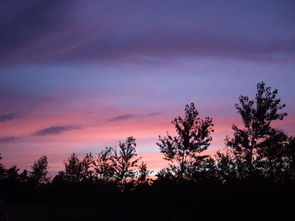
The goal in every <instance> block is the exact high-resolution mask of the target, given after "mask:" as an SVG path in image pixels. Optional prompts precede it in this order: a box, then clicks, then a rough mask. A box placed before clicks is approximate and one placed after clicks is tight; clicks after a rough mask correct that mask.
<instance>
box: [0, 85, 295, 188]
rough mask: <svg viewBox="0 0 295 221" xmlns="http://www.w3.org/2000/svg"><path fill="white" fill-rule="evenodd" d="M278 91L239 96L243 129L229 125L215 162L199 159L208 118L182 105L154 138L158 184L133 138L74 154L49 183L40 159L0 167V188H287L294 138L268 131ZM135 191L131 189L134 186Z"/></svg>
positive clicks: (294, 174) (279, 107)
mask: <svg viewBox="0 0 295 221" xmlns="http://www.w3.org/2000/svg"><path fill="white" fill-rule="evenodd" d="M277 94H278V91H277V90H272V89H271V88H270V87H266V86H265V83H264V82H261V83H259V84H258V85H257V93H256V96H255V98H254V99H250V98H249V97H247V96H240V97H239V103H238V104H236V105H235V107H236V109H237V112H238V114H239V115H240V116H241V119H242V125H241V126H240V127H238V126H236V125H233V127H232V129H233V132H234V134H233V136H232V137H226V139H225V144H226V147H225V148H224V149H223V150H220V151H218V152H217V153H216V154H215V155H214V156H209V155H204V154H202V152H203V151H205V150H207V149H208V147H209V146H210V144H211V142H212V136H211V134H212V132H214V129H213V127H214V125H213V120H212V118H211V117H206V118H204V119H202V118H200V117H199V112H198V111H197V109H196V107H195V105H194V103H191V104H189V105H186V107H185V116H184V117H180V116H179V117H177V118H175V119H174V120H173V121H172V124H173V125H174V126H175V129H176V135H175V136H172V135H169V133H167V135H166V136H164V137H161V136H160V137H159V142H158V143H157V145H158V146H159V148H160V151H161V153H162V154H163V155H164V159H165V160H167V161H168V162H169V166H168V167H167V168H164V169H162V170H161V171H159V172H158V173H157V174H156V176H157V179H156V180H154V181H153V182H152V181H151V179H149V175H150V173H151V172H150V171H149V170H148V169H147V165H146V163H144V162H141V158H140V157H138V156H137V154H136V142H135V138H133V137H128V138H127V139H126V140H125V141H124V142H119V144H118V146H117V147H106V148H105V149H104V150H102V151H101V152H100V153H99V154H98V155H97V156H93V155H92V154H91V153H89V154H87V155H86V156H85V157H84V158H82V159H80V158H78V156H77V155H76V154H75V153H73V154H72V155H71V156H70V158H69V159H67V160H66V161H65V162H64V166H65V170H64V171H60V172H59V173H58V175H56V176H55V177H54V178H53V179H51V180H50V179H49V178H48V176H47V174H48V170H47V169H48V161H47V157H46V156H42V157H41V158H40V159H39V160H38V161H36V162H35V163H34V164H33V166H32V167H31V171H27V170H24V171H23V172H21V173H20V171H19V169H18V168H17V167H16V166H13V167H11V168H8V169H5V167H4V166H3V165H2V164H0V178H1V182H4V181H5V182H7V181H9V180H13V181H14V182H16V181H17V182H20V183H30V184H34V185H40V184H46V183H49V182H51V183H53V184H65V183H92V184H93V183H94V184H95V183H108V184H110V183H113V184H116V186H120V187H122V186H126V185H130V184H136V185H138V184H148V185H149V184H151V183H157V182H163V181H165V182H176V183H183V182H196V183H198V182H199V183H200V182H201V183H203V182H207V183H208V182H214V183H231V182H237V181H245V180H262V179H263V180H267V181H270V182H278V183H288V182H293V181H294V179H295V138H294V137H289V136H288V135H286V134H285V133H284V132H283V131H282V130H279V129H276V128H274V127H273V124H272V123H273V122H274V121H276V120H283V119H284V117H285V116H287V113H285V112H284V111H283V109H284V107H285V104H281V100H280V99H279V98H277ZM0 160H1V155H0ZM133 186H134V185H133Z"/></svg>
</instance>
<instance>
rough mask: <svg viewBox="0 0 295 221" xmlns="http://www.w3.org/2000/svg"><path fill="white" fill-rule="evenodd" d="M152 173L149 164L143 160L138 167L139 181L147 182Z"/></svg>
mask: <svg viewBox="0 0 295 221" xmlns="http://www.w3.org/2000/svg"><path fill="white" fill-rule="evenodd" d="M150 174H151V171H149V170H148V168H147V164H146V163H145V162H141V164H140V165H139V167H138V183H141V184H143V183H147V182H148V181H149V180H148V177H149V175H150Z"/></svg>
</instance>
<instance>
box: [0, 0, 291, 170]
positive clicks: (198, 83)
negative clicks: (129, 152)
mask: <svg viewBox="0 0 295 221" xmlns="http://www.w3.org/2000/svg"><path fill="white" fill-rule="evenodd" d="M294 10H295V2H294V1H292V0H247V1H242V0H210V1H208V0H186V1H183V0H165V1H164V0H124V1H122V0H117V1H116V0H87V1H83V0H63V1H60V0H43V1H39V0H26V1H23V0H1V1H0V33H1V34H0V153H1V154H2V156H3V160H2V161H3V164H5V165H6V166H12V165H17V166H18V167H20V168H21V169H29V168H30V165H32V163H33V162H34V161H35V160H37V159H38V158H39V157H40V156H41V155H44V154H46V155H47V156H48V159H49V170H50V172H51V173H56V172H57V171H58V170H61V169H63V162H64V160H66V159H67V158H68V157H69V156H70V154H71V153H73V152H75V153H77V154H78V156H81V157H82V156H84V155H85V154H86V153H88V152H92V154H93V155H96V154H97V153H98V152H99V151H100V150H102V149H103V148H104V147H105V146H116V145H117V143H118V141H120V140H121V141H124V140H125V139H126V138H127V137H128V136H134V137H135V138H136V141H137V153H138V154H139V155H140V156H142V157H143V160H144V161H146V162H147V163H148V167H149V168H150V169H152V170H155V171H157V170H159V169H161V168H163V167H165V165H166V162H165V161H164V160H163V159H162V158H163V156H162V155H161V154H160V152H159V148H158V146H157V145H156V142H157V140H158V136H159V135H161V136H163V135H166V133H167V131H169V132H170V133H171V134H173V133H174V128H173V127H172V125H171V121H172V120H173V118H174V117H176V116H179V115H180V116H182V115H183V114H184V107H185V105H186V104H189V103H190V102H194V103H195V104H196V107H197V109H198V110H199V112H200V116H201V117H206V116H210V117H213V122H214V125H215V126H214V128H215V132H214V134H213V142H212V145H211V146H210V147H209V149H208V152H209V153H212V154H214V152H215V151H216V150H218V149H222V148H224V146H225V145H224V139H225V136H226V135H232V129H231V127H232V124H233V123H235V124H239V123H240V119H239V116H238V114H237V113H236V109H235V107H234V104H235V103H237V102H238V97H239V96H240V95H248V96H249V97H254V96H255V91H256V85H257V83H259V82H261V81H264V82H265V83H266V85H267V86H270V87H272V88H273V89H278V91H279V97H280V98H281V100H282V102H283V103H285V104H286V105H287V106H286V109H285V111H286V112H288V116H287V117H286V118H285V120H284V121H282V122H278V123H276V124H275V126H276V127H277V128H280V129H283V130H284V131H285V132H286V133H287V134H288V135H295V105H294V95H295V87H294V81H295V28H294V27H295V26H294V21H295V13H294Z"/></svg>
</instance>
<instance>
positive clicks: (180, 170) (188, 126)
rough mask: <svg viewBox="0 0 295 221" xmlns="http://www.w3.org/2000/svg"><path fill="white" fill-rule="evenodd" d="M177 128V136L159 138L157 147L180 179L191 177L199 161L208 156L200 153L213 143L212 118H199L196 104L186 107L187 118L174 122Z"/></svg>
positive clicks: (176, 119)
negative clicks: (191, 171)
mask: <svg viewBox="0 0 295 221" xmlns="http://www.w3.org/2000/svg"><path fill="white" fill-rule="evenodd" d="M172 124H173V125H174V126H175V129H176V132H177V136H170V135H169V134H168V133H167V136H165V137H161V136H159V141H160V142H158V143H157V145H158V146H159V147H160V151H161V153H163V154H164V159H165V160H168V161H169V162H171V163H172V164H170V170H171V171H172V172H173V173H174V174H175V175H176V176H177V177H179V178H181V179H182V178H184V177H185V176H189V174H188V173H189V171H190V170H191V169H192V167H194V166H196V163H197V164H198V163H199V160H201V159H205V158H206V156H200V155H199V153H201V152H202V151H204V150H206V149H207V148H208V146H209V145H210V143H211V141H212V137H211V132H213V131H214V130H213V126H214V125H213V123H212V118H210V117H206V118H205V119H204V120H203V119H201V118H199V112H198V111H197V110H196V108H195V105H194V103H191V104H190V105H186V107H185V117H184V118H182V117H180V116H179V117H177V118H175V119H174V120H173V121H172Z"/></svg>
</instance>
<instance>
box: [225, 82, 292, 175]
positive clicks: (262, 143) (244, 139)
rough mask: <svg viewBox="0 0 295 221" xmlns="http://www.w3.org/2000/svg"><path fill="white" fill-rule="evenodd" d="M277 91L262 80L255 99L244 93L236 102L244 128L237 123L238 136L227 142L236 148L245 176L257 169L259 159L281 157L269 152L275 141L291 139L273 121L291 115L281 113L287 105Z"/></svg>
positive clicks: (237, 160) (235, 130)
mask: <svg viewBox="0 0 295 221" xmlns="http://www.w3.org/2000/svg"><path fill="white" fill-rule="evenodd" d="M277 93H278V91H277V90H272V89H271V88H270V87H265V83H264V82H261V83H258V84H257V93H256V96H255V99H249V97H247V96H240V97H239V104H236V105H235V106H236V109H237V111H238V113H239V114H240V116H241V118H242V121H243V127H242V128H239V127H237V126H236V125H233V127H232V129H233V130H234V136H233V138H231V139H230V138H229V137H227V138H226V145H227V147H229V148H230V149H231V150H232V152H233V154H234V156H235V160H236V162H239V164H238V165H240V166H239V167H240V168H238V170H240V173H241V175H242V176H244V175H246V174H249V173H250V174H251V173H252V172H253V170H254V169H255V163H257V160H259V159H260V160H261V159H263V158H264V159H266V158H269V157H277V156H278V155H273V154H274V152H272V154H271V155H272V156H271V155H269V154H267V153H270V152H269V151H270V150H271V148H272V147H273V146H274V145H275V143H276V144H278V141H279V142H282V140H281V139H282V138H283V137H285V138H287V137H286V136H284V135H282V133H278V131H277V130H276V129H274V128H272V126H271V123H272V122H273V121H275V120H283V118H284V117H285V116H286V115H287V113H285V112H281V110H282V109H283V108H284V107H285V104H281V100H280V99H279V98H277ZM279 137H280V138H279ZM285 138H283V139H285ZM256 166H257V165H256Z"/></svg>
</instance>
